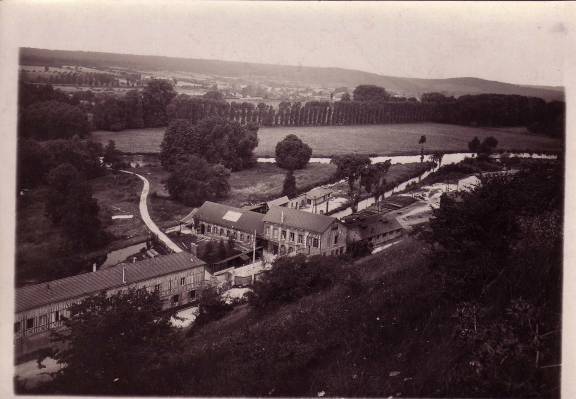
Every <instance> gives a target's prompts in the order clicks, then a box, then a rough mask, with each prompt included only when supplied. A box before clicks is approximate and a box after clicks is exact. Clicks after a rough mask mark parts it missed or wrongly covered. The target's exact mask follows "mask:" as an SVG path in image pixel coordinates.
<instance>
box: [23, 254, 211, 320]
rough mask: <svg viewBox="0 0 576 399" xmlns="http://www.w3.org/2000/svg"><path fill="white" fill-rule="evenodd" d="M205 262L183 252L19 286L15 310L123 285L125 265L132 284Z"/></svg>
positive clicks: (127, 281) (128, 282)
mask: <svg viewBox="0 0 576 399" xmlns="http://www.w3.org/2000/svg"><path fill="white" fill-rule="evenodd" d="M202 265H204V262H203V261H201V260H200V259H198V258H196V257H195V256H193V255H192V254H190V253H187V252H180V253H175V254H170V255H165V256H158V257H155V258H151V259H146V260H143V261H140V262H134V263H127V264H119V265H117V266H113V267H110V268H108V269H105V270H98V271H96V272H92V273H84V274H79V275H77V276H72V277H66V278H63V279H60V280H54V281H50V282H48V283H42V284H36V285H31V286H28V287H23V288H18V289H17V290H16V312H22V311H25V310H30V309H34V308H38V307H41V306H44V305H48V304H50V303H58V302H62V301H66V300H68V299H73V298H78V297H83V296H87V295H90V294H94V293H97V292H101V291H103V290H109V289H112V288H115V287H120V286H122V285H123V284H122V268H123V267H124V268H125V276H126V284H131V283H136V282H139V281H145V280H148V279H151V278H154V277H159V276H163V275H165V274H170V273H175V272H178V271H182V270H186V269H190V268H194V267H199V266H202Z"/></svg>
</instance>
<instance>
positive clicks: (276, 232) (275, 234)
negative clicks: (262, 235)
mask: <svg viewBox="0 0 576 399" xmlns="http://www.w3.org/2000/svg"><path fill="white" fill-rule="evenodd" d="M272 237H274V238H278V229H277V228H274V235H273V236H272Z"/></svg>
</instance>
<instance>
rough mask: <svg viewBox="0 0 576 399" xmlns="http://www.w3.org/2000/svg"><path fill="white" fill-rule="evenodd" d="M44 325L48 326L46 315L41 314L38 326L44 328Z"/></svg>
mask: <svg viewBox="0 0 576 399" xmlns="http://www.w3.org/2000/svg"><path fill="white" fill-rule="evenodd" d="M46 324H48V315H45V314H43V315H41V316H40V317H39V318H38V325H39V326H45V325H46Z"/></svg>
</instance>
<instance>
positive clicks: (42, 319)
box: [14, 310, 68, 333]
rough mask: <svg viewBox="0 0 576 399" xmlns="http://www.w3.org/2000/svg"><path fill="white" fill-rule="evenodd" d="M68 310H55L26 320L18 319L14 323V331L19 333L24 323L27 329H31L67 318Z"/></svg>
mask: <svg viewBox="0 0 576 399" xmlns="http://www.w3.org/2000/svg"><path fill="white" fill-rule="evenodd" d="M67 314H68V311H67V310H57V311H55V312H51V313H47V314H43V315H40V316H38V317H29V318H27V319H26V320H24V321H17V322H15V323H14V332H15V333H19V332H20V331H21V330H22V325H24V329H25V330H31V329H33V328H34V327H43V326H47V325H48V324H52V323H57V322H59V321H62V320H65V319H66V318H67V316H66V315H67Z"/></svg>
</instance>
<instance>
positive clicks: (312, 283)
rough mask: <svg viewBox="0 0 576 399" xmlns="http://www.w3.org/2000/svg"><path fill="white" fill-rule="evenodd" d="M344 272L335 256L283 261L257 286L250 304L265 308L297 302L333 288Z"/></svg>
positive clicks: (303, 256) (280, 259)
mask: <svg viewBox="0 0 576 399" xmlns="http://www.w3.org/2000/svg"><path fill="white" fill-rule="evenodd" d="M342 272H343V270H342V264H341V261H340V260H339V259H338V258H336V257H333V256H321V255H316V256H311V257H308V258H307V257H306V256H305V255H296V256H292V257H280V258H278V259H277V260H276V261H275V262H274V264H273V268H272V270H271V271H270V272H268V273H266V274H265V275H264V277H263V278H262V280H260V281H257V282H256V284H255V285H254V294H253V295H251V297H250V303H251V304H252V305H253V306H255V307H257V308H265V307H270V306H274V305H279V304H283V303H289V302H293V301H295V300H296V299H298V298H301V297H303V296H306V295H309V294H312V293H315V292H319V291H322V290H324V289H326V288H328V287H331V286H333V285H334V283H335V282H336V281H337V280H338V279H339V278H340V276H341V274H342Z"/></svg>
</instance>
